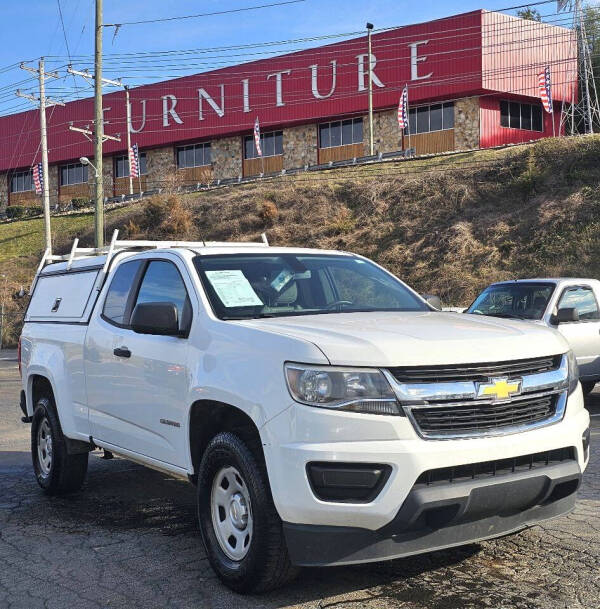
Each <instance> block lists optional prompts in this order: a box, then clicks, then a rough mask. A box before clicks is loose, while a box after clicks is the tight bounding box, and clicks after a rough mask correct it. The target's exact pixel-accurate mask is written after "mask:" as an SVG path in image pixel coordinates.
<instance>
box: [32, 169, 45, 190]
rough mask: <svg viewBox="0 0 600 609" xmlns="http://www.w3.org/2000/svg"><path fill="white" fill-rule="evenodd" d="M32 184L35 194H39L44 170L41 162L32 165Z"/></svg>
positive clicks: (42, 184) (42, 186)
mask: <svg viewBox="0 0 600 609" xmlns="http://www.w3.org/2000/svg"><path fill="white" fill-rule="evenodd" d="M32 173H33V185H34V186H35V194H36V195H41V194H42V190H43V189H44V170H43V169H42V164H41V163H37V164H36V165H34V166H33V172H32Z"/></svg>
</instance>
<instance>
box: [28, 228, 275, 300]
mask: <svg viewBox="0 0 600 609" xmlns="http://www.w3.org/2000/svg"><path fill="white" fill-rule="evenodd" d="M118 236H119V231H118V230H116V229H115V231H114V232H113V235H112V238H111V240H110V244H109V245H107V246H105V247H77V246H78V245H79V239H77V238H76V239H75V240H74V241H73V246H72V247H71V251H70V253H68V254H63V255H57V254H52V253H51V252H50V249H47V250H46V251H45V252H44V255H43V256H42V259H41V260H40V264H39V265H38V268H37V270H36V273H35V276H34V278H33V282H32V284H31V288H30V290H29V293H30V294H33V290H34V288H35V285H36V283H37V280H38V277H39V276H40V274H41V273H42V271H43V270H44V268H45V267H46V266H48V265H50V264H55V263H57V262H66V263H67V266H66V268H65V271H66V272H68V271H69V270H70V269H71V265H72V264H73V262H74V261H75V260H82V259H85V258H95V257H97V256H106V260H105V261H104V266H103V268H102V274H103V275H105V274H106V271H107V270H108V267H109V265H110V261H111V259H112V258H113V256H115V255H116V254H117V253H119V252H123V251H132V250H146V249H161V248H172V247H184V248H190V249H196V248H201V247H240V246H243V247H268V245H269V242H268V240H267V236H266V234H265V233H262V234H261V241H259V242H255V241H237V242H235V241H126V240H125V241H119V240H117V237H118Z"/></svg>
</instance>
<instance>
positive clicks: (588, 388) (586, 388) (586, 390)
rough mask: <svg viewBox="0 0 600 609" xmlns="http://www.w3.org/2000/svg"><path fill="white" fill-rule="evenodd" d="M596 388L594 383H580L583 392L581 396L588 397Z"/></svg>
mask: <svg viewBox="0 0 600 609" xmlns="http://www.w3.org/2000/svg"><path fill="white" fill-rule="evenodd" d="M595 386H596V381H581V390H582V391H583V395H584V396H586V395H589V394H590V393H592V391H593V390H594V387H595Z"/></svg>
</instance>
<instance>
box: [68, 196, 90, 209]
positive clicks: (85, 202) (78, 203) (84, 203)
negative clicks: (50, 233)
mask: <svg viewBox="0 0 600 609" xmlns="http://www.w3.org/2000/svg"><path fill="white" fill-rule="evenodd" d="M71 205H72V206H73V209H83V208H84V207H88V206H89V205H90V200H89V199H83V198H77V199H71Z"/></svg>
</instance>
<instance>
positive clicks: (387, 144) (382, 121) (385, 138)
mask: <svg viewBox="0 0 600 609" xmlns="http://www.w3.org/2000/svg"><path fill="white" fill-rule="evenodd" d="M370 133H371V131H370V129H369V115H368V114H367V116H364V117H363V142H364V146H365V156H368V155H369V154H371V141H370ZM373 133H374V136H375V137H374V139H373V149H374V152H375V154H377V153H379V152H395V151H396V150H402V136H401V134H400V130H399V129H398V113H397V111H396V110H385V111H383V112H373Z"/></svg>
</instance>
